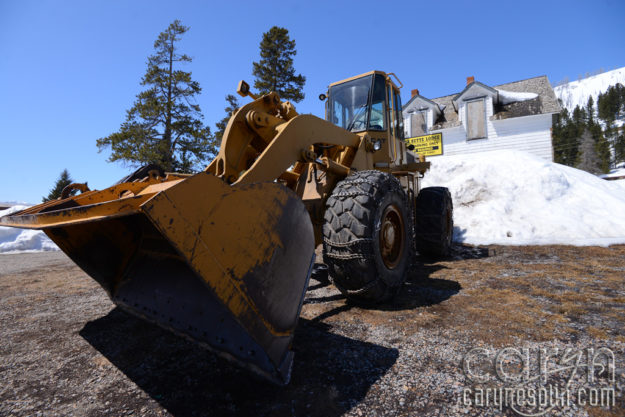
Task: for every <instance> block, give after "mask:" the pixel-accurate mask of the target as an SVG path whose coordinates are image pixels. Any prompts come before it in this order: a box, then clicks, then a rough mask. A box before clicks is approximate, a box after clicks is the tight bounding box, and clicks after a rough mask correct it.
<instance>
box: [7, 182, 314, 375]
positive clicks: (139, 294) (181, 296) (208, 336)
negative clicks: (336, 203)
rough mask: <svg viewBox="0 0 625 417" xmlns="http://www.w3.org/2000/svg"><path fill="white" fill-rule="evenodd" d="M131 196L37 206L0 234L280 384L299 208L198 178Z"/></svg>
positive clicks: (293, 296) (114, 192) (300, 266)
mask: <svg viewBox="0 0 625 417" xmlns="http://www.w3.org/2000/svg"><path fill="white" fill-rule="evenodd" d="M133 187H134V188H133ZM126 188H127V189H129V190H131V191H132V190H134V191H132V192H130V193H128V192H124V193H123V194H124V197H121V198H120V197H119V195H120V192H121V191H123V190H124V189H126ZM140 188H141V187H140V186H139V185H137V184H136V183H127V184H118V185H116V186H114V187H111V188H108V189H106V190H102V191H95V192H87V193H85V194H81V195H80V196H76V197H71V198H69V199H65V200H61V201H56V202H52V203H44V204H41V205H39V206H36V207H31V208H29V209H26V210H24V211H22V212H19V213H15V214H13V215H10V216H7V217H4V218H2V219H0V224H1V225H3V226H15V227H25V228H38V229H43V230H44V231H45V233H46V234H47V235H48V236H49V237H50V238H51V239H52V240H53V241H54V242H55V243H56V244H57V245H58V246H59V247H60V248H61V249H62V250H63V251H64V252H65V253H66V254H67V255H68V256H69V257H70V258H71V259H72V260H73V261H74V262H76V264H78V266H80V267H81V268H82V269H83V270H84V271H85V272H86V273H87V274H89V275H90V276H91V277H92V278H93V279H95V280H96V281H97V282H98V283H99V284H100V285H101V286H102V287H103V288H104V289H105V290H106V292H107V293H108V295H109V296H110V298H111V299H112V300H113V302H115V304H117V305H119V306H120V307H122V308H123V309H125V310H127V311H129V312H130V313H133V314H135V315H138V316H141V317H142V318H144V319H147V320H149V321H152V322H155V323H157V324H158V325H160V326H162V327H165V328H167V329H169V330H172V331H174V332H176V333H179V334H182V335H184V336H186V337H188V338H191V339H193V340H195V341H197V342H200V343H201V344H203V345H204V346H206V347H209V348H211V349H212V350H214V351H216V352H217V353H219V354H220V355H222V356H224V357H226V358H228V359H231V360H234V361H236V362H238V363H239V364H242V365H244V366H246V367H248V368H250V369H252V370H254V371H256V372H258V373H259V374H261V375H263V376H265V377H266V378H269V379H270V380H272V381H274V382H276V383H279V384H285V383H287V382H288V380H289V377H290V369H291V363H292V357H293V353H292V352H291V351H290V344H291V340H292V338H293V333H294V329H295V326H296V324H297V319H298V317H299V313H300V310H301V306H302V301H303V298H304V293H305V291H306V288H307V285H308V279H309V277H310V272H311V268H312V265H313V260H314V237H313V229H312V224H311V222H310V218H309V216H308V213H307V211H306V209H305V207H304V205H303V203H302V202H301V200H300V199H299V198H298V197H297V196H296V195H295V194H294V193H293V192H292V191H290V190H288V189H287V188H286V187H283V186H281V185H279V184H276V183H256V184H249V185H234V186H230V185H227V184H226V183H224V182H223V181H222V180H220V179H218V178H217V177H215V176H213V175H211V174H207V173H199V174H196V175H194V176H191V177H188V178H186V179H179V180H175V181H166V182H162V183H158V184H153V185H150V186H148V187H144V188H143V189H140Z"/></svg>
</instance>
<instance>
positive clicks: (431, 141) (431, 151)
mask: <svg viewBox="0 0 625 417" xmlns="http://www.w3.org/2000/svg"><path fill="white" fill-rule="evenodd" d="M406 143H407V144H408V145H414V150H413V152H414V153H418V154H421V155H425V156H429V155H442V154H443V134H442V133H434V134H433V135H424V136H416V137H414V138H408V139H406Z"/></svg>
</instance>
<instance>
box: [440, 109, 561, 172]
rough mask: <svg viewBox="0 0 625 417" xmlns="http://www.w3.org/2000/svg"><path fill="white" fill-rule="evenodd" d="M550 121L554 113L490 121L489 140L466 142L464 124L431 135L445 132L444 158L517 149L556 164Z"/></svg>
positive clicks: (488, 126)
mask: <svg viewBox="0 0 625 417" xmlns="http://www.w3.org/2000/svg"><path fill="white" fill-rule="evenodd" d="M551 120H552V115H551V114H539V115H535V116H524V117H515V118H512V119H504V120H488V121H487V124H486V127H487V134H488V138H485V139H472V140H467V134H466V131H465V129H464V126H463V125H460V126H458V127H452V128H450V129H443V130H433V131H432V132H431V133H439V132H443V154H444V155H457V154H465V153H473V152H486V151H494V150H497V149H516V150H519V151H525V152H528V153H531V154H533V155H536V156H539V157H541V158H543V159H546V160H548V161H553V153H552V148H551ZM430 158H433V157H430Z"/></svg>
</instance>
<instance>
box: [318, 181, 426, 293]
mask: <svg viewBox="0 0 625 417" xmlns="http://www.w3.org/2000/svg"><path fill="white" fill-rule="evenodd" d="M323 249H324V251H323V252H324V261H325V263H326V264H327V265H328V270H329V275H330V279H331V281H332V283H333V284H334V285H335V286H336V287H337V288H338V289H339V290H340V291H341V292H342V293H343V294H345V295H346V296H347V297H348V298H349V299H351V300H352V301H356V302H359V303H365V304H375V303H381V302H384V301H388V300H389V299H390V298H392V297H393V296H394V295H395V294H396V292H397V290H398V289H399V288H400V287H401V285H402V284H403V283H404V281H405V279H406V274H407V272H408V271H407V269H408V267H409V266H410V264H411V259H410V258H411V256H412V254H413V253H414V239H413V222H412V215H411V211H410V205H409V203H408V199H407V198H406V195H405V193H404V191H403V189H402V187H401V185H400V184H399V181H397V179H396V178H395V177H393V176H392V175H390V174H387V173H384V172H380V171H360V172H356V173H354V174H352V175H350V176H349V177H347V178H346V179H345V180H343V181H341V182H339V183H338V184H337V186H336V187H335V189H334V191H333V192H332V195H331V196H330V197H329V198H328V200H327V203H326V212H325V224H324V226H323Z"/></svg>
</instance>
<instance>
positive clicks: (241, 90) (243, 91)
mask: <svg viewBox="0 0 625 417" xmlns="http://www.w3.org/2000/svg"><path fill="white" fill-rule="evenodd" d="M249 92H250V85H249V84H248V83H246V82H245V81H243V80H241V81H239V85H238V86H237V93H238V94H239V95H240V96H241V97H246V96H247V95H248V94H249Z"/></svg>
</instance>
